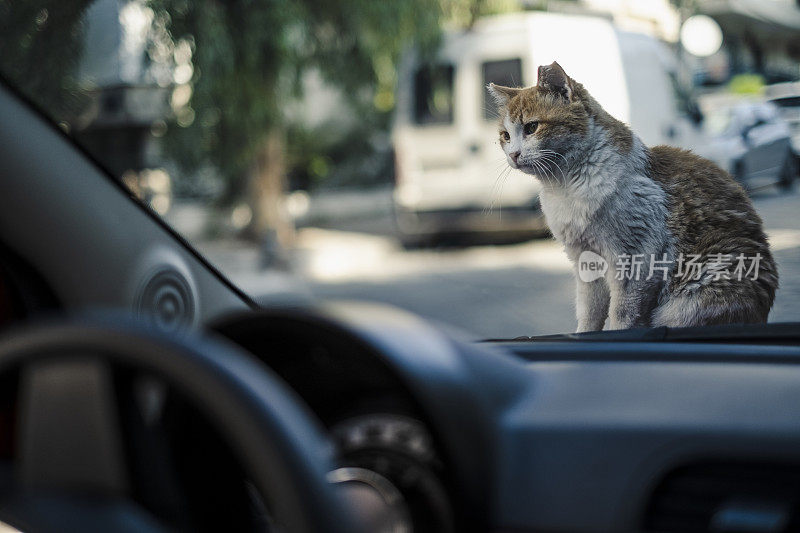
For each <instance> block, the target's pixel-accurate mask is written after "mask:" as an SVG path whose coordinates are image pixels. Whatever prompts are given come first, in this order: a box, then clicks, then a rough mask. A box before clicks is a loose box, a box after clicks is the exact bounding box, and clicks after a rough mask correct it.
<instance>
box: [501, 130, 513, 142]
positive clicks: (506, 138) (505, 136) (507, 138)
mask: <svg viewBox="0 0 800 533" xmlns="http://www.w3.org/2000/svg"><path fill="white" fill-rule="evenodd" d="M500 137H502V139H503V140H504V141H510V140H511V135H509V134H508V132H507V131H501V132H500Z"/></svg>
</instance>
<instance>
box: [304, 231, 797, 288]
mask: <svg viewBox="0 0 800 533" xmlns="http://www.w3.org/2000/svg"><path fill="white" fill-rule="evenodd" d="M768 234H769V240H770V244H771V248H772V250H773V251H774V252H775V251H780V250H788V249H791V248H797V247H800V230H795V229H774V230H769V231H768ZM297 247H298V249H299V250H300V254H299V255H300V258H301V259H300V265H299V267H300V271H301V272H302V273H303V274H305V275H306V276H308V277H309V278H310V279H312V280H315V281H321V282H325V283H337V282H338V283H344V282H351V281H361V282H364V281H367V282H380V281H387V280H392V279H400V278H405V277H412V276H415V275H418V274H421V273H425V274H431V273H436V274H443V273H447V272H456V271H458V272H464V271H485V270H497V269H508V268H525V269H529V270H531V271H544V272H569V271H570V270H571V267H570V263H569V260H568V259H567V256H566V255H565V254H564V252H563V250H562V249H561V246H560V245H559V244H558V243H556V242H555V241H553V240H550V239H543V240H538V241H530V242H525V243H521V244H513V245H505V246H474V247H470V248H452V249H438V250H424V249H423V250H415V251H406V250H404V249H402V248H401V247H400V246H399V244H398V243H397V241H396V240H394V239H392V238H391V237H384V236H377V235H367V234H364V233H352V232H345V231H333V230H324V229H319V228H306V229H302V230H300V231H299V233H298V239H297Z"/></svg>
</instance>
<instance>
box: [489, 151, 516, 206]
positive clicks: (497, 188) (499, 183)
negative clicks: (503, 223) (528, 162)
mask: <svg viewBox="0 0 800 533" xmlns="http://www.w3.org/2000/svg"><path fill="white" fill-rule="evenodd" d="M504 159H505V158H504ZM511 170H512V168H511V167H510V166H507V167H506V168H504V169H502V170H500V172H499V174H498V175H497V178H495V180H494V184H493V185H492V189H491V191H490V192H489V198H490V201H489V205H488V206H487V207H485V208H484V209H483V214H484V215H490V214H491V213H492V210H493V209H494V206H495V203H497V200H498V199H499V197H500V195H501V194H502V192H503V184H504V183H505V180H506V178H507V177H508V175H509V174H511Z"/></svg>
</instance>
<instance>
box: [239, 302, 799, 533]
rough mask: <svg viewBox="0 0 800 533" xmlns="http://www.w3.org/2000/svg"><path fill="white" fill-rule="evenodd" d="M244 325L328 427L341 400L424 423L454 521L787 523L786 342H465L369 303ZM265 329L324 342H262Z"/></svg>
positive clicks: (790, 452)
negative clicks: (436, 458) (281, 361)
mask: <svg viewBox="0 0 800 533" xmlns="http://www.w3.org/2000/svg"><path fill="white" fill-rule="evenodd" d="M261 319H264V317H263V316H262V318H261ZM245 322H249V324H250V325H249V326H248V327H247V328H244V329H245V330H248V331H249V333H248V334H247V335H249V338H250V339H251V341H250V342H255V343H256V344H251V345H250V346H249V347H250V348H251V350H255V351H256V353H257V354H260V357H266V358H268V359H272V360H273V361H274V360H275V357H277V358H278V359H281V358H283V359H284V360H285V362H283V363H279V365H278V367H277V368H278V372H279V374H285V376H286V377H285V379H287V381H289V382H290V383H293V382H294V383H297V384H299V387H298V388H297V390H298V392H300V394H301V396H303V397H304V398H306V399H307V401H308V402H309V404H310V405H311V406H312V408H313V409H314V410H315V411H317V412H318V413H319V415H320V416H321V418H323V420H328V422H326V424H327V425H329V426H335V422H334V421H335V420H337V419H340V418H345V419H346V418H347V417H348V416H349V415H348V413H351V414H352V413H357V414H358V415H359V416H369V415H374V416H378V417H380V416H382V415H383V414H386V413H387V412H388V413H401V414H402V415H404V416H407V417H410V418H411V419H413V420H417V421H419V422H420V424H421V425H422V426H424V427H425V428H426V430H427V432H428V433H429V434H430V436H431V440H432V442H433V446H434V448H435V453H436V455H437V457H438V460H439V461H440V463H441V469H440V470H437V471H435V474H436V479H437V480H439V481H440V483H441V486H442V488H443V490H444V491H445V492H446V493H447V494H449V495H450V497H451V498H452V501H453V510H454V513H455V515H456V516H458V517H461V518H462V520H460V521H459V522H458V524H457V526H456V529H455V530H459V531H461V530H464V531H466V530H472V529H474V530H485V528H484V526H485V527H486V528H490V530H496V531H638V530H652V531H679V530H680V531H711V530H714V531H789V530H791V528H790V526H791V527H793V526H792V524H796V520H797V518H796V517H797V516H798V502H800V477H798V476H800V413H798V411H797V406H798V405H800V365H797V364H796V363H797V362H800V347H798V346H794V345H788V344H787V343H786V339H784V340H783V341H781V342H782V343H783V344H780V343H778V344H773V345H765V344H756V343H754V342H751V343H749V344H747V343H740V344H725V343H719V342H710V341H699V340H695V342H689V341H688V340H687V341H678V340H671V341H669V342H663V341H662V342H654V341H652V340H650V341H642V342H637V341H632V340H627V341H620V340H614V341H602V342H600V341H597V340H589V339H586V340H584V341H581V342H564V341H563V340H555V339H537V340H534V341H530V340H525V341H515V342H508V341H506V342H500V343H468V342H463V341H459V340H457V339H454V338H453V337H452V336H450V335H446V334H444V333H442V332H441V331H439V330H437V329H435V328H433V327H431V326H430V325H429V324H427V323H425V322H424V321H422V320H421V319H418V318H416V317H413V316H411V315H409V314H407V313H404V312H402V311H398V310H393V309H386V308H382V307H378V306H372V305H355V306H352V305H349V306H333V307H329V308H327V309H325V310H322V311H318V312H314V313H311V314H310V315H304V314H303V313H289V314H288V315H284V316H283V318H281V319H280V320H278V321H277V322H273V324H272V325H271V326H266V325H265V323H262V324H264V325H263V327H256V325H257V324H258V319H255V318H252V317H251V318H249V319H246V320H245ZM236 324H237V321H236V320H234V321H233V322H229V323H228V324H227V326H226V327H227V328H228V330H227V331H228V334H229V337H230V338H232V339H234V340H237V337H238V336H240V335H242V331H243V330H242V331H238V332H236V331H235V330H237V328H240V329H241V328H242V326H241V324H239V325H236ZM270 332H271V333H270ZM247 335H245V337H247ZM271 336H281V337H282V338H283V339H288V338H295V339H297V340H298V341H299V342H300V345H305V346H306V347H308V346H310V345H314V344H319V345H320V346H329V350H330V351H329V352H328V353H327V355H326V353H324V352H326V351H327V350H328V349H322V348H320V347H319V346H317V348H314V349H313V350H311V351H309V350H308V349H305V350H301V351H294V350H293V349H292V346H291V345H287V344H282V345H280V346H278V345H274V344H273V345H270V344H269V343H267V344H264V343H265V341H264V339H265V338H267V337H271ZM787 337H788V336H787ZM239 338H243V337H239ZM256 339H260V340H256ZM245 344H246V343H245ZM298 346H299V345H298ZM265 350H266V351H265ZM320 350H322V351H320ZM278 353H283V355H282V356H277V355H276V354H278ZM293 353H294V354H295V356H292V354H293ZM269 354H272V355H269ZM300 354H304V355H300ZM330 357H333V358H334V359H329V358H330ZM340 357H341V358H343V359H342V360H341V365H340V364H339V360H338V359H339V358H340ZM326 358H328V359H326ZM326 360H327V362H326ZM281 365H284V366H283V367H282V366H281ZM280 368H284V370H280ZM303 376H305V378H303ZM310 376H314V377H313V378H311V377H310ZM326 376H327V377H326ZM332 376H336V379H330V380H329V382H330V383H331V384H332V385H327V386H324V385H321V384H322V383H328V377H332ZM336 384H338V385H336ZM326 387H327V388H326ZM331 387H332V388H331ZM357 397H361V398H365V399H366V401H363V402H362V401H356V398H357ZM325 398H327V400H325ZM331 398H336V399H337V401H335V402H333V403H331ZM337 412H338V414H334V413H337ZM464 517H467V520H463V518H464ZM487 517H488V518H487ZM769 524H773V525H775V524H778V525H779V527H777V526H776V527H777V528H776V529H769V528H767V529H764V527H766V526H769ZM770 527H772V526H770ZM787 528H789V529H787Z"/></svg>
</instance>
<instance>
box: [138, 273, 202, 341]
mask: <svg viewBox="0 0 800 533" xmlns="http://www.w3.org/2000/svg"><path fill="white" fill-rule="evenodd" d="M137 307H138V310H139V315H140V316H141V317H143V318H144V319H146V320H149V321H151V322H152V323H153V324H154V325H155V326H156V327H157V328H158V329H160V330H162V331H165V332H168V333H174V332H176V331H179V330H181V329H183V328H185V327H187V326H189V325H190V324H191V323H192V321H193V320H194V314H195V302H194V294H193V292H192V289H191V286H190V285H189V282H188V281H186V278H185V277H183V275H181V274H180V273H179V272H178V271H177V270H175V269H174V268H171V267H162V268H160V269H159V270H157V271H155V272H154V273H153V274H152V275H151V276H150V277H149V279H148V280H147V282H146V283H145V284H144V285H143V287H142V289H141V291H140V293H139V299H138V305H137Z"/></svg>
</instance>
